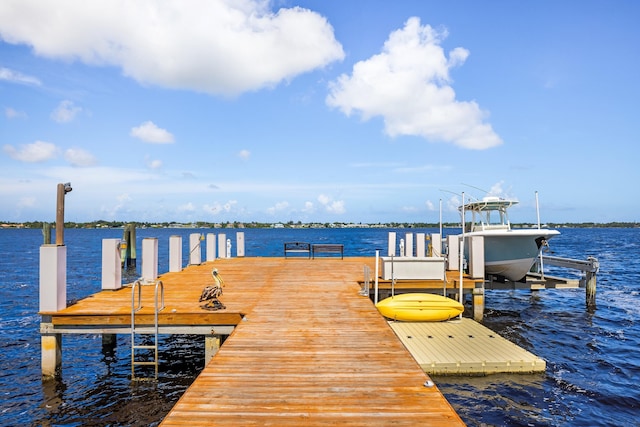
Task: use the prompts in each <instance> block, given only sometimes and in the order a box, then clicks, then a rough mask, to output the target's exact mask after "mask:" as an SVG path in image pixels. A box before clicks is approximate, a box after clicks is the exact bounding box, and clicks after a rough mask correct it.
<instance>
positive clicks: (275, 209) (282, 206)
mask: <svg viewBox="0 0 640 427" xmlns="http://www.w3.org/2000/svg"><path fill="white" fill-rule="evenodd" d="M288 208H289V202H278V203H276V204H275V206H271V207H269V208H267V213H268V214H270V215H275V214H277V213H279V212H284V211H285V210H287V209H288Z"/></svg>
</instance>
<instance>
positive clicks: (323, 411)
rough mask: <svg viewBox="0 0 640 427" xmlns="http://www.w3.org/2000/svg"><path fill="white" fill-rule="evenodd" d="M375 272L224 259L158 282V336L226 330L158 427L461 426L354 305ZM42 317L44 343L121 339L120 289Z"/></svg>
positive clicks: (370, 316) (144, 320) (369, 315)
mask: <svg viewBox="0 0 640 427" xmlns="http://www.w3.org/2000/svg"><path fill="white" fill-rule="evenodd" d="M374 262H375V260H374V259H373V258H345V259H344V260H341V259H337V258H322V259H315V260H308V259H284V258H232V259H221V260H216V261H215V262H213V263H208V264H203V265H199V266H189V267H188V268H186V269H184V270H183V271H182V272H180V273H167V274H165V275H162V276H161V278H160V279H161V280H162V282H163V286H164V290H165V291H164V298H165V308H164V310H162V311H161V312H160V315H159V324H160V331H161V333H193V331H200V332H196V333H205V332H204V331H203V330H208V334H210V335H212V334H225V333H226V332H225V331H227V330H228V329H229V328H231V329H234V330H233V333H232V334H231V336H230V337H229V338H228V339H227V340H226V341H225V342H224V344H223V345H222V346H221V347H220V349H219V350H218V352H217V354H216V355H215V356H214V357H213V358H212V359H211V361H210V362H209V363H208V364H207V366H206V367H205V369H204V370H203V371H202V373H201V374H200V375H199V377H198V378H197V379H196V380H195V381H194V383H193V384H192V386H191V387H190V388H189V389H188V390H187V391H186V392H185V394H184V395H183V396H182V397H181V398H180V400H179V401H178V403H177V404H176V405H175V407H174V408H173V409H172V410H171V412H170V413H169V414H168V415H167V416H166V418H165V419H164V421H163V423H162V425H164V426H181V425H189V426H198V425H247V426H248V425H278V426H282V425H296V426H297V425H332V424H340V425H345V426H351V425H354V426H355V425H411V426H414V425H442V426H445V425H446V426H451V425H463V422H462V421H461V419H460V418H459V416H458V415H457V414H456V413H455V411H454V410H453V409H452V407H451V406H450V405H449V403H448V402H447V400H446V399H445V398H444V396H443V395H442V394H441V393H440V391H439V390H438V388H437V386H435V385H433V383H432V382H431V381H430V379H429V377H428V376H427V374H426V373H425V372H424V371H423V369H421V367H420V366H419V364H418V363H417V362H416V361H415V360H414V358H413V357H412V356H411V354H410V353H409V352H408V351H407V349H406V348H405V346H404V345H403V344H402V343H401V342H400V340H399V339H398V338H397V337H396V335H395V334H394V332H393V330H392V329H391V328H390V327H389V325H388V323H387V321H386V320H385V319H384V318H383V317H382V316H380V314H379V313H378V312H377V310H376V309H375V307H374V306H373V303H372V302H371V300H370V299H369V298H367V297H364V296H362V295H360V289H361V288H360V285H359V283H358V282H359V281H360V280H361V279H362V277H363V268H364V266H365V265H368V266H369V268H370V269H373V264H374ZM213 267H215V268H217V269H218V271H219V272H220V274H221V275H222V276H223V278H224V281H225V287H224V294H223V295H222V297H221V298H220V300H221V301H222V302H223V303H224V304H225V305H226V309H225V310H221V311H213V312H210V311H205V310H203V309H202V308H200V306H199V303H198V297H199V296H200V293H201V291H202V289H203V288H204V286H206V285H207V284H211V283H212V282H213V280H212V278H211V275H210V273H211V269H212V268H213ZM152 298H153V289H152V287H150V286H147V287H144V289H143V291H142V301H143V308H142V310H140V312H139V314H137V315H136V321H137V322H138V321H139V322H140V323H141V324H149V323H152V321H151V318H152V317H153V309H152V306H153V302H152ZM41 314H42V315H43V326H42V332H43V334H56V333H66V332H74V333H80V332H103V333H122V331H126V330H127V329H128V328H129V327H130V325H129V322H130V314H131V289H130V288H123V289H121V290H117V291H102V292H99V293H97V294H95V295H93V296H91V297H89V298H87V299H84V300H82V301H79V302H77V303H76V304H74V305H72V306H70V307H68V308H66V309H64V310H61V311H59V312H52V313H41ZM198 328H200V329H198ZM189 331H191V332H189ZM160 371H162V364H160Z"/></svg>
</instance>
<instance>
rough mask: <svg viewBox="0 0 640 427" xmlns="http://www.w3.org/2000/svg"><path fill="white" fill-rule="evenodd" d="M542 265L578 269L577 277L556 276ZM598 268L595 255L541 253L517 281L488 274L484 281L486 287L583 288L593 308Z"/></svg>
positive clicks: (589, 304)
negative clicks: (521, 278)
mask: <svg viewBox="0 0 640 427" xmlns="http://www.w3.org/2000/svg"><path fill="white" fill-rule="evenodd" d="M542 266H544V267H548V266H554V267H560V268H565V269H572V270H578V271H580V272H581V273H582V274H581V277H580V278H579V279H570V278H564V277H556V276H551V275H549V274H546V273H545V272H544V271H543V269H542ZM599 269H600V263H599V262H598V259H597V258H595V257H592V256H590V257H588V258H587V259H586V260H578V259H572V258H562V257H556V256H547V255H542V256H541V257H539V258H538V259H537V260H536V263H535V264H534V265H533V267H532V271H531V272H530V273H529V274H527V276H526V277H525V278H524V279H523V280H522V281H518V282H513V281H511V280H505V279H504V278H499V277H496V276H489V277H487V280H486V281H485V288H486V289H531V290H542V289H553V288H556V289H575V288H585V291H586V305H587V308H595V306H596V276H597V274H598V271H599Z"/></svg>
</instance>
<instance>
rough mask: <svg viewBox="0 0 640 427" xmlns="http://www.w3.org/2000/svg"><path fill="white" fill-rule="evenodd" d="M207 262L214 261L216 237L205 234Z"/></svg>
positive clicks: (211, 234)
mask: <svg viewBox="0 0 640 427" xmlns="http://www.w3.org/2000/svg"><path fill="white" fill-rule="evenodd" d="M206 246H207V262H210V261H215V260H216V235H215V234H213V233H207V244H206Z"/></svg>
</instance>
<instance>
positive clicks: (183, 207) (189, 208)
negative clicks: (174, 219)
mask: <svg viewBox="0 0 640 427" xmlns="http://www.w3.org/2000/svg"><path fill="white" fill-rule="evenodd" d="M195 210H196V207H195V206H194V205H193V203H191V202H189V203H186V204H184V205H181V206H178V212H195Z"/></svg>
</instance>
